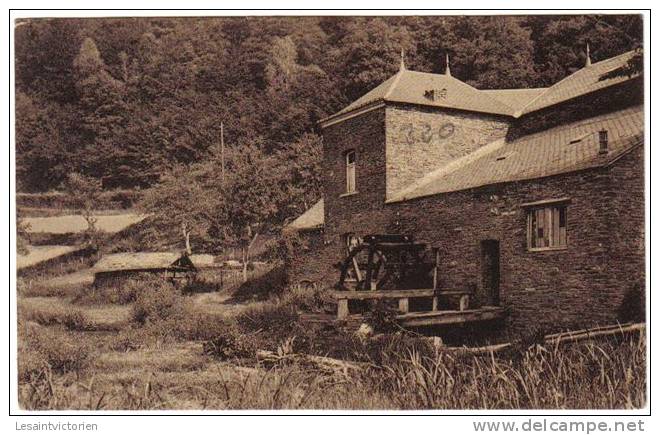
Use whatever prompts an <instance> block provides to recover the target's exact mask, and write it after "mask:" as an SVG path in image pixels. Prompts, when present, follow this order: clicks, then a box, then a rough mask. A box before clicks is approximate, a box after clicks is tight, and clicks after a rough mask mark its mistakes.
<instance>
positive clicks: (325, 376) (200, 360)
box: [18, 277, 646, 410]
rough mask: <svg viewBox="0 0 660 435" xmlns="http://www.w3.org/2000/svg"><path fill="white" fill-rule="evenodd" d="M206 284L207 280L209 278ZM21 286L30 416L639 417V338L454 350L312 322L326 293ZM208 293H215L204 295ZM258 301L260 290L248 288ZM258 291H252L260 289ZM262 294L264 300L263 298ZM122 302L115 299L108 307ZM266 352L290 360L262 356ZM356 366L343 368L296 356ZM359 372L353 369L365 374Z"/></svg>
mask: <svg viewBox="0 0 660 435" xmlns="http://www.w3.org/2000/svg"><path fill="white" fill-rule="evenodd" d="M206 279H210V278H209V277H206ZM37 284H39V283H32V287H29V286H26V285H25V283H22V285H20V286H19V297H18V315H19V319H18V320H19V328H18V330H19V341H18V367H19V370H18V372H19V400H20V406H21V407H22V408H24V409H105V410H111V409H300V408H307V409H482V408H489V409H527V408H534V409H538V408H543V409H545V408H570V409H593V408H608V409H610V408H639V407H642V406H644V404H645V391H646V381H645V364H646V360H645V355H646V343H645V340H644V337H643V336H631V337H627V338H620V339H617V340H609V341H599V342H593V343H589V342H585V343H579V344H572V345H569V346H562V347H559V346H557V347H544V346H541V345H534V344H533V345H530V346H527V345H525V346H522V347H519V348H516V349H514V350H512V351H510V352H507V353H506V354H497V355H492V354H487V355H482V356H475V355H466V354H460V353H458V354H457V353H447V352H444V351H443V350H442V349H441V348H435V347H433V346H431V345H429V344H428V343H429V342H428V341H427V340H422V339H420V338H418V337H416V336H415V335H407V334H393V335H392V334H390V335H388V334H377V335H376V336H374V337H373V338H370V339H367V338H360V337H358V336H356V335H355V334H353V333H352V331H346V330H344V329H342V328H329V329H328V328H327V327H323V326H320V325H310V324H305V323H303V322H302V321H301V320H300V316H299V313H300V312H301V311H303V310H305V311H310V310H311V311H315V310H316V311H318V310H323V309H324V307H326V306H327V304H328V299H327V295H326V294H325V292H324V291H322V290H319V289H317V290H315V291H309V292H303V291H302V290H301V289H298V288H292V289H289V290H288V291H285V292H284V293H280V294H271V295H262V296H261V297H259V298H256V299H255V298H246V297H243V296H241V292H245V291H247V290H246V289H245V288H242V287H238V288H232V289H229V290H226V291H220V292H195V291H190V292H188V293H189V294H188V295H187V296H184V295H181V292H180V291H179V290H176V289H174V288H172V287H171V286H170V285H169V284H164V283H162V282H159V281H154V280H134V281H130V282H129V283H127V284H126V286H125V287H122V288H121V289H119V288H111V289H106V290H104V291H98V292H96V293H94V292H93V291H92V289H91V287H90V286H89V284H88V283H85V282H84V281H83V282H72V283H71V284H70V285H69V286H66V285H64V286H62V285H60V286H59V287H57V288H56V289H53V291H52V294H48V292H47V291H46V290H44V289H47V288H48V286H47V285H44V283H40V285H41V286H40V287H39V289H40V290H39V294H38V295H35V294H34V288H35V287H34V286H35V285H37ZM207 287H208V283H206V287H205V288H207ZM249 291H250V292H253V291H254V289H251V290H249ZM250 294H252V293H250ZM254 294H257V293H254ZM111 301H114V302H111ZM257 350H266V351H272V352H273V353H274V354H275V355H280V356H281V358H279V359H278V360H277V361H275V362H272V361H271V362H269V361H264V360H260V359H257V358H256V354H257ZM296 355H298V356H300V355H303V356H304V355H316V356H330V357H334V358H339V359H342V360H346V361H350V362H351V365H350V366H349V367H348V368H345V369H343V370H333V369H328V367H324V366H319V365H316V364H314V363H313V360H307V359H304V358H303V359H300V358H287V356H296ZM356 367H357V368H356Z"/></svg>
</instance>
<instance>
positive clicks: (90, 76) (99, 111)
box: [73, 38, 128, 178]
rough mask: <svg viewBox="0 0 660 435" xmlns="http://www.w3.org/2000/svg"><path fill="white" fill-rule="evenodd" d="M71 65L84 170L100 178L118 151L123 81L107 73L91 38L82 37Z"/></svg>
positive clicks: (124, 113)
mask: <svg viewBox="0 0 660 435" xmlns="http://www.w3.org/2000/svg"><path fill="white" fill-rule="evenodd" d="M73 66H74V69H75V72H76V76H77V79H78V80H77V81H76V90H77V92H78V95H79V106H80V110H81V116H82V125H81V133H82V134H83V140H84V141H85V143H86V145H87V146H86V149H85V152H86V156H87V158H86V159H85V160H86V161H85V163H86V168H85V171H86V172H87V173H90V174H94V175H95V176H96V177H97V178H100V177H102V176H105V175H107V174H108V172H112V171H113V167H114V162H116V159H117V157H118V156H121V154H122V146H121V144H119V143H118V141H117V138H118V137H120V136H121V134H122V132H123V127H124V126H125V123H126V116H127V115H128V107H127V106H126V104H125V102H124V101H123V95H124V84H123V83H122V82H121V81H119V80H117V79H115V78H114V77H112V76H111V75H110V74H109V73H108V71H107V67H106V65H105V62H103V59H102V58H101V55H100V53H99V51H98V49H97V47H96V44H95V43H94V41H93V40H92V39H91V38H86V39H85V40H84V41H83V43H82V45H81V47H80V52H79V53H78V56H76V58H75V59H74V61H73Z"/></svg>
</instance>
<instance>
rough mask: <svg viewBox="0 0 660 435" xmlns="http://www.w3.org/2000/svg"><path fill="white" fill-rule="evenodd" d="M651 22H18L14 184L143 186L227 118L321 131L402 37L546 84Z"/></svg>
mask: <svg viewBox="0 0 660 435" xmlns="http://www.w3.org/2000/svg"><path fill="white" fill-rule="evenodd" d="M641 29H642V22H641V18H640V17H639V16H635V15H628V16H613V15H610V16H571V17H561V16H532V17H496V18H494V17H476V16H472V17H380V18H379V17H299V18H283V17H250V18H134V19H131V18H129V19H124V18H122V19H30V20H21V21H20V22H18V23H17V25H16V29H15V32H16V51H15V52H16V90H17V92H16V102H15V103H16V114H17V116H16V139H17V141H16V143H17V175H18V189H19V191H44V190H48V189H53V188H58V187H59V186H60V184H61V183H62V182H63V181H64V180H65V179H66V176H67V174H68V173H69V172H79V173H82V174H84V175H88V176H92V177H95V178H98V179H100V180H102V181H103V186H104V188H113V187H128V188H132V187H136V186H148V185H151V184H153V183H154V182H155V181H157V180H158V179H159V177H160V175H161V174H162V173H163V172H164V171H165V170H166V169H167V168H170V167H172V166H173V165H176V164H179V163H182V164H188V163H192V162H197V161H200V160H201V159H204V158H205V157H206V156H207V155H208V154H209V150H211V149H214V148H215V147H216V146H217V145H218V143H219V141H220V124H221V122H222V123H223V126H224V132H225V138H226V143H227V146H236V145H238V144H245V143H252V144H256V145H257V146H259V147H261V148H262V149H263V151H264V152H266V153H269V154H272V153H275V152H277V151H280V150H283V149H286V148H287V147H288V146H289V145H290V144H293V143H295V142H296V141H297V140H298V139H299V138H301V137H303V136H305V135H307V141H309V140H315V139H310V138H309V136H310V135H315V134H317V132H316V121H318V120H319V119H320V118H322V117H324V116H326V115H328V114H331V113H333V112H334V111H336V110H338V109H340V108H341V107H342V106H343V105H345V104H347V103H348V102H350V101H352V100H353V99H355V98H356V97H358V96H360V95H362V94H363V93H365V92H366V91H368V90H369V89H370V88H372V87H373V86H375V85H376V84H378V83H379V82H381V81H382V80H384V79H385V78H386V77H388V76H389V75H391V74H392V73H394V72H395V71H396V69H397V67H398V63H399V53H400V49H401V48H403V49H404V50H405V53H406V62H407V64H408V67H409V68H411V69H416V70H422V71H436V72H439V71H443V70H444V66H445V65H444V59H445V53H449V54H450V56H451V66H452V73H453V75H455V76H457V77H458V78H460V79H462V80H464V81H466V82H468V83H470V84H472V85H474V86H477V87H482V88H498V87H499V88H511V87H522V86H547V85H549V84H551V83H554V82H555V81H557V80H558V79H560V78H562V77H563V76H565V75H566V74H567V73H569V72H571V71H573V70H575V69H577V68H579V67H581V66H582V65H583V64H584V48H585V44H586V42H587V41H590V42H591V52H592V58H593V60H594V61H597V60H600V59H604V58H607V57H610V56H612V55H616V54H619V53H621V52H624V51H626V50H629V49H631V48H634V47H636V46H638V45H639V41H640V40H641ZM316 140H318V139H316ZM303 172H304V168H303ZM300 176H301V177H302V180H301V182H302V183H307V182H308V180H307V178H306V177H308V176H311V177H312V178H313V177H314V176H315V175H314V174H305V173H301V174H300ZM312 184H313V183H312ZM306 193H307V194H308V193H309V192H306ZM304 201H307V199H303V200H301V202H304Z"/></svg>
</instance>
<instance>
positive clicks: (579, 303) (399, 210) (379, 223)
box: [291, 64, 645, 334]
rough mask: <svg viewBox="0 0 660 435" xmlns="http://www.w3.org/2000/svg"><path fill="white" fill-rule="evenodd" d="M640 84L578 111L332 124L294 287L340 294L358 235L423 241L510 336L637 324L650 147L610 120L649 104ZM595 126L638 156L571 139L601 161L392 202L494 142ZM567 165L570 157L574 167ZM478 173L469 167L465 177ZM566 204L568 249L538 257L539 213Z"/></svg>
mask: <svg viewBox="0 0 660 435" xmlns="http://www.w3.org/2000/svg"><path fill="white" fill-rule="evenodd" d="M594 65H598V64H594ZM590 68H593V67H590ZM452 79H453V78H452ZM581 80H583V81H584V79H581ZM581 83H582V82H581ZM640 83H641V81H640V80H638V79H632V80H627V81H623V83H621V82H617V83H615V84H613V85H612V86H608V87H604V88H600V89H598V90H596V91H594V92H589V91H588V89H587V91H580V90H577V91H574V93H576V95H575V96H574V97H573V98H572V99H569V100H568V101H562V102H561V103H560V104H551V105H549V106H548V107H545V108H543V109H542V110H538V111H535V112H532V113H529V114H525V113H523V114H522V115H521V116H520V115H517V116H514V115H512V116H505V115H502V114H488V113H478V112H476V111H467V110H457V109H454V108H451V107H427V106H422V105H415V104H403V103H401V102H388V101H387V99H385V101H384V104H382V105H380V106H378V107H377V108H375V109H372V110H370V111H366V112H364V113H360V114H356V115H355V116H352V117H345V118H344V119H340V120H336V121H335V122H334V123H327V124H325V125H323V124H322V126H323V137H324V168H325V175H324V190H323V199H324V202H325V216H324V222H323V228H321V229H315V230H313V231H301V232H300V236H301V239H302V240H304V243H305V250H304V251H303V253H304V254H303V255H301V256H299V257H298V258H297V259H296V261H295V263H294V264H291V270H292V272H293V275H292V276H293V279H294V280H301V279H308V280H310V281H315V282H319V283H322V284H324V285H333V284H334V283H336V281H337V279H338V271H337V270H336V269H335V267H334V264H336V263H337V262H339V261H340V260H342V259H343V258H344V256H345V252H346V247H345V238H346V236H347V235H349V234H351V235H356V236H364V235H367V234H379V233H393V234H412V235H414V238H415V240H416V241H419V242H424V243H426V244H427V245H428V246H429V247H434V248H437V249H438V250H439V255H440V269H439V272H440V273H439V287H440V288H441V289H443V290H472V291H474V292H475V296H474V298H473V299H472V301H471V305H472V306H473V307H479V306H482V305H492V304H498V305H500V306H502V307H506V309H507V316H506V320H505V327H506V330H507V331H508V332H511V333H514V334H515V333H521V332H524V331H529V330H531V329H538V330H541V331H547V332H553V331H558V330H565V329H576V328H583V327H591V326H596V325H605V324H612V323H616V322H617V321H625V320H627V319H626V317H625V314H624V313H626V312H628V311H630V310H628V308H630V307H628V306H627V305H631V304H635V303H637V304H640V303H641V304H642V305H643V303H644V302H643V300H642V301H640V300H639V299H640V297H643V294H644V285H645V276H644V270H645V242H644V224H645V214H644V210H645V209H644V146H643V141H641V139H640V140H637V142H635V141H634V140H633V139H632V138H635V137H641V136H639V135H640V134H642V133H643V130H642V131H641V132H640V131H639V128H638V129H637V130H635V128H633V127H631V126H629V125H627V124H625V121H621V122H619V121H612V120H610V119H609V118H608V117H607V116H604V117H603V114H605V115H607V114H608V113H615V112H616V113H615V114H614V115H612V116H614V117H618V116H620V115H619V113H620V112H617V111H621V109H623V108H626V107H631V106H632V107H634V106H639V105H640V104H642V88H641V84H640ZM569 84H570V83H569ZM565 85H566V84H565V83H564V86H565ZM552 89H553V88H552V87H551V88H549V91H548V92H551V91H552ZM451 91H452V89H451V88H449V92H451ZM475 92H478V91H476V90H475ZM542 97H543V95H541V98H542ZM514 112H515V111H512V113H514ZM595 116H600V118H598V119H595V118H594V119H595V121H594V125H595V126H596V127H598V126H601V127H598V128H600V129H601V130H602V129H604V128H605V127H602V125H609V126H610V127H607V128H613V127H611V126H615V127H616V129H617V130H616V131H617V135H618V136H617V137H616V138H617V140H621V141H624V140H626V141H628V142H626V144H627V145H625V146H620V147H619V148H617V150H616V152H614V151H612V150H610V149H607V150H606V151H605V152H604V153H603V152H601V153H600V154H599V152H598V147H599V146H603V144H602V143H600V144H599V142H598V138H601V140H602V133H600V134H601V136H598V134H599V132H598V131H589V132H588V133H589V134H591V136H589V137H588V138H587V136H585V134H582V136H581V137H578V138H577V139H576V138H574V137H573V136H566V137H565V138H563V139H562V140H563V141H565V143H573V142H575V143H580V141H581V140H584V141H593V142H588V143H587V144H586V145H584V147H585V148H584V149H586V150H588V153H591V154H593V156H591V154H589V155H588V156H584V155H582V154H580V153H578V154H577V157H571V158H569V157H567V154H566V153H567V152H566V151H565V152H564V154H557V153H555V154H556V155H555V154H549V155H548V156H547V159H548V161H549V163H550V164H555V165H558V166H557V167H558V168H560V170H558V171H555V173H552V174H549V175H545V174H541V175H540V176H533V175H532V176H529V177H525V176H524V175H525V174H526V173H527V172H525V171H528V172H529V173H532V174H534V173H535V172H533V171H534V170H537V169H538V168H536V167H533V166H530V167H529V168H522V169H521V168H517V167H514V168H513V169H512V170H518V171H519V173H520V174H522V176H518V178H516V179H512V180H511V181H505V182H494V183H487V184H485V185H478V186H473V187H469V188H464V189H463V188H462V189H458V190H455V191H446V192H440V193H432V194H429V195H420V196H419V197H413V198H404V199H403V200H401V199H398V200H396V199H395V200H394V201H393V200H392V198H393V195H394V194H395V193H397V192H399V191H401V189H404V188H406V187H408V186H410V185H411V184H413V183H415V182H419V180H420V179H422V178H423V177H425V176H426V175H428V174H429V173H432V172H433V171H435V170H436V169H438V168H442V167H445V166H447V165H448V164H450V163H452V162H459V163H460V162H462V160H457V159H461V158H465V157H466V156H470V155H471V154H472V153H474V152H475V151H477V150H479V149H480V148H481V147H483V146H486V145H488V144H490V143H493V142H494V141H497V140H503V141H504V140H506V141H507V143H509V142H512V141H514V140H515V139H519V138H524V137H525V136H526V135H529V134H530V133H534V134H537V133H539V132H543V131H546V130H548V129H549V128H551V127H557V126H560V127H561V126H562V125H568V124H570V123H571V122H574V121H577V120H581V119H589V118H590V117H595ZM639 116H642V118H643V115H642V114H641V112H640V115H639ZM617 119H618V118H617ZM622 119H623V118H622ZM608 122H610V123H612V124H607V123H608ZM613 122H614V123H613ZM640 122H641V123H643V120H642V121H640ZM617 123H618V124H617ZM596 127H594V128H596ZM613 132H614V131H613V130H612V131H611V132H610V137H613V136H612V134H613ZM567 134H568V133H567ZM571 134H572V133H571ZM548 137H550V136H548ZM539 140H543V137H541V139H539ZM548 140H549V139H548ZM617 143H618V142H617ZM608 145H609V144H607V145H606V146H608ZM530 146H532V145H530ZM567 149H568V148H567ZM581 149H582V148H581ZM351 150H354V151H355V152H356V155H357V159H356V192H355V193H350V194H347V193H346V172H345V155H346V152H347V151H351ZM513 154H515V152H513ZM553 159H554V160H553ZM557 159H559V160H561V159H565V160H566V165H565V167H564V166H562V164H563V160H562V161H560V162H559V163H557ZM571 159H574V160H576V161H577V163H576V161H573V160H571ZM580 159H581V160H580ZM599 159H600V160H599ZM584 162H586V163H584ZM594 162H596V163H594ZM524 163H525V161H522V163H521V165H522V164H524ZM530 165H531V164H530ZM571 165H572V166H571ZM468 166H469V162H468V161H465V163H461V164H459V165H458V167H459V169H457V170H462V168H464V167H468ZM562 168H563V169H562ZM493 170H494V171H495V170H496V169H493ZM438 183H439V185H440V187H442V181H440V182H438ZM538 204H541V205H540V206H539V205H538ZM544 204H548V205H544ZM553 206H556V207H562V208H563V210H565V211H564V213H565V214H563V215H562V217H561V218H557V219H556V220H554V221H553V225H554V226H555V228H554V229H553V230H552V231H554V232H555V233H556V232H557V231H562V230H559V228H560V226H561V228H563V231H565V234H566V244H565V246H556V247H553V248H549V249H532V248H530V247H531V246H532V245H530V238H532V237H534V231H549V230H548V229H544V230H537V229H536V228H535V229H534V230H532V229H530V228H531V227H530V222H531V221H529V220H528V219H530V218H529V217H528V216H529V215H530V213H533V210H535V209H538V208H539V207H541V208H543V207H553ZM555 212H557V211H555ZM549 213H552V211H550V212H549ZM557 213H559V212H557ZM557 216H559V214H557ZM489 246H490V247H493V246H494V247H495V249H496V250H497V249H498V255H499V276H498V279H499V294H497V295H495V296H493V294H491V293H492V289H491V288H490V287H489V284H488V282H486V278H485V275H484V267H485V266H484V264H485V261H486V260H485V257H484V255H485V254H484V252H485V251H484V249H486V247H489ZM640 294H641V296H640Z"/></svg>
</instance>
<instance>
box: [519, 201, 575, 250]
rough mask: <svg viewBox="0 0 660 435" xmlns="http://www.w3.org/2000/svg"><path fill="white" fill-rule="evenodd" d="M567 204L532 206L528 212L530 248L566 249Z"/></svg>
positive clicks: (528, 244) (528, 240) (528, 245)
mask: <svg viewBox="0 0 660 435" xmlns="http://www.w3.org/2000/svg"><path fill="white" fill-rule="evenodd" d="M566 246H567V244H566V205H565V204H561V205H551V206H546V207H536V208H530V209H528V212H527V247H528V248H529V249H530V250H544V249H565V248H566Z"/></svg>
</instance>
